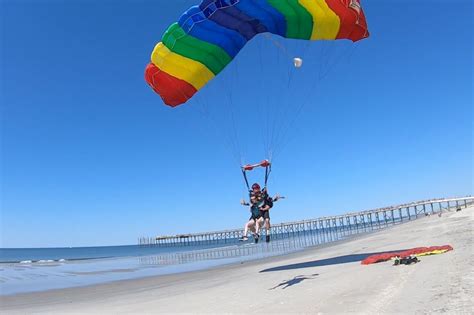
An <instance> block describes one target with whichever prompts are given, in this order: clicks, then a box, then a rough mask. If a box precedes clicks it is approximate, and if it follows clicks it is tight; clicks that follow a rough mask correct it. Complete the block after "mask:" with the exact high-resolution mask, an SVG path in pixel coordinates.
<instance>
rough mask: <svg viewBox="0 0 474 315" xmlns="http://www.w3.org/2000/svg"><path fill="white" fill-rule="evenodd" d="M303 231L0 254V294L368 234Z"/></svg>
mask: <svg viewBox="0 0 474 315" xmlns="http://www.w3.org/2000/svg"><path fill="white" fill-rule="evenodd" d="M371 230H372V228H370V227H369V226H366V227H364V228H359V229H357V231H355V230H353V231H350V233H348V232H347V231H342V232H341V231H340V230H336V229H325V230H324V231H321V230H320V231H308V232H303V233H297V234H294V235H291V236H289V237H285V238H276V239H274V240H272V241H271V242H270V243H266V242H264V239H263V240H262V241H260V242H259V243H258V244H255V243H254V242H253V240H252V238H250V240H249V241H247V242H239V241H238V240H233V241H231V242H230V243H229V241H227V242H226V243H216V244H213V245H199V246H169V247H161V246H138V245H130V246H103V247H73V248H21V249H19V248H18V249H15V248H3V249H0V271H1V274H0V295H12V294H18V293H26V292H34V291H45V290H52V289H61V288H70V287H77V286H87V285H93V284H99V283H105V282H111V281H118V280H126V279H136V278H142V277H149V276H157V275H165V274H172V273H180V272H187V271H194V270H202V269H207V268H213V267H217V266H221V265H225V264H233V263H243V262H245V261H250V260H256V259H262V258H266V257H271V256H277V255H285V254H288V253H292V252H296V251H300V250H303V249H305V248H307V247H313V246H321V245H323V244H327V243H330V242H334V241H341V240H344V239H350V238H352V237H353V236H354V235H357V234H361V233H366V232H370V231H371Z"/></svg>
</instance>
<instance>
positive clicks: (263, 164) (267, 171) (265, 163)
mask: <svg viewBox="0 0 474 315" xmlns="http://www.w3.org/2000/svg"><path fill="white" fill-rule="evenodd" d="M256 167H264V168H265V181H264V185H263V187H264V189H265V188H266V187H267V183H268V178H269V177H270V173H271V171H272V164H271V163H270V161H268V160H263V161H262V162H260V163H256V164H246V165H244V166H242V167H241V170H242V175H243V176H244V180H245V185H246V186H247V189H248V190H250V185H249V181H248V178H247V171H252V170H253V169H254V168H256Z"/></svg>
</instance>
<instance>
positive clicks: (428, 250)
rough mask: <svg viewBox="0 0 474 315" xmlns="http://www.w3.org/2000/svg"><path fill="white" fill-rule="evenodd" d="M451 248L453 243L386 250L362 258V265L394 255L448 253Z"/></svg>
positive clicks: (387, 258)
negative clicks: (394, 250)
mask: <svg viewBox="0 0 474 315" xmlns="http://www.w3.org/2000/svg"><path fill="white" fill-rule="evenodd" d="M451 250H453V247H452V246H451V245H443V246H431V247H416V248H412V249H408V250H404V251H401V252H386V253H380V254H375V255H372V256H369V257H367V258H365V259H364V260H362V261H361V264H362V265H370V264H375V263H378V262H382V261H387V260H390V259H392V258H394V257H400V258H405V257H409V256H416V257H418V256H427V255H437V254H443V253H446V252H448V251H451Z"/></svg>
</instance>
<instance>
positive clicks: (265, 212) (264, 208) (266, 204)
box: [256, 188, 285, 243]
mask: <svg viewBox="0 0 474 315" xmlns="http://www.w3.org/2000/svg"><path fill="white" fill-rule="evenodd" d="M262 194H263V204H262V205H261V206H260V218H258V220H257V227H256V230H257V232H256V233H257V235H258V232H259V230H260V228H261V227H262V225H264V224H265V241H266V242H267V243H268V242H270V209H271V208H273V203H274V202H277V201H278V200H280V199H284V198H285V197H283V196H280V195H279V194H276V195H275V197H273V198H272V197H270V195H269V194H268V191H267V188H264V189H263V191H262Z"/></svg>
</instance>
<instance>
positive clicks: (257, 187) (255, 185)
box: [252, 183, 260, 190]
mask: <svg viewBox="0 0 474 315" xmlns="http://www.w3.org/2000/svg"><path fill="white" fill-rule="evenodd" d="M257 189H258V190H260V185H259V184H257V183H254V184H253V185H252V190H257Z"/></svg>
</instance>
